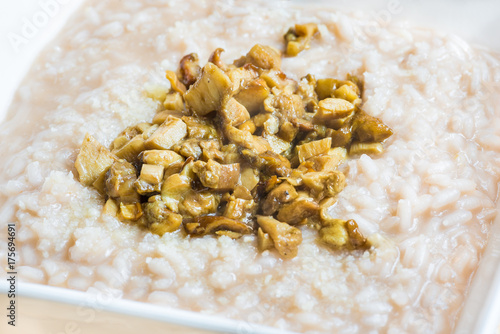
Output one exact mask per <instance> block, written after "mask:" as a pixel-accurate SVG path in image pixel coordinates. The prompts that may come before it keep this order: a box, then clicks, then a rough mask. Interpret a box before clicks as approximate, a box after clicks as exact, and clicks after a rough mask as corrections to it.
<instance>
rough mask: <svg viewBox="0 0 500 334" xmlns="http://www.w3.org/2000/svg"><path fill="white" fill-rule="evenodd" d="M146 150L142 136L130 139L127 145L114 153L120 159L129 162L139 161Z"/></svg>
mask: <svg viewBox="0 0 500 334" xmlns="http://www.w3.org/2000/svg"><path fill="white" fill-rule="evenodd" d="M145 149H146V145H145V140H144V137H143V135H142V134H139V135H137V136H135V137H134V138H132V139H130V140H129V141H128V142H127V143H126V144H125V145H123V146H122V147H120V148H119V149H117V150H113V153H114V154H115V155H116V156H117V157H118V158H120V159H125V160H127V161H129V162H134V161H137V160H139V154H140V153H141V152H142V151H144V150H145Z"/></svg>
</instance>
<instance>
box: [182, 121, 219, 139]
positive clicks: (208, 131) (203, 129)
mask: <svg viewBox="0 0 500 334" xmlns="http://www.w3.org/2000/svg"><path fill="white" fill-rule="evenodd" d="M181 120H182V121H183V122H184V123H186V126H187V136H188V137H189V138H197V139H212V138H217V137H218V134H217V129H216V128H215V126H214V124H213V122H212V121H211V120H210V119H207V118H201V117H192V116H183V117H182V118H181Z"/></svg>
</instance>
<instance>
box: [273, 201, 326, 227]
mask: <svg viewBox="0 0 500 334" xmlns="http://www.w3.org/2000/svg"><path fill="white" fill-rule="evenodd" d="M318 212H319V205H318V203H316V202H314V201H313V200H311V199H307V198H297V199H296V200H294V201H293V202H290V203H288V204H285V205H283V206H281V208H280V209H279V211H278V215H277V216H276V218H278V220H280V221H283V222H286V223H288V224H290V225H297V224H299V223H302V222H303V221H304V219H306V218H309V217H313V216H316V215H317V214H318Z"/></svg>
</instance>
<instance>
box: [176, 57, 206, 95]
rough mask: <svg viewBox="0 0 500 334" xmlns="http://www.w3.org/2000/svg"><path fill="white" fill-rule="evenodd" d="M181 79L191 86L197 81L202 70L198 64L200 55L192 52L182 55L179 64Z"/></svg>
mask: <svg viewBox="0 0 500 334" xmlns="http://www.w3.org/2000/svg"><path fill="white" fill-rule="evenodd" d="M179 72H180V81H181V82H182V83H183V84H184V85H185V86H186V87H188V88H189V86H191V85H192V84H194V83H195V81H196V79H197V78H198V75H199V74H200V72H201V67H200V65H198V55H197V54H196V53H190V54H188V55H185V56H184V57H182V59H181V61H180V64H179Z"/></svg>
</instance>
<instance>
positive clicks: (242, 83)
mask: <svg viewBox="0 0 500 334" xmlns="http://www.w3.org/2000/svg"><path fill="white" fill-rule="evenodd" d="M316 33H317V26H316V25H315V24H302V25H300V24H298V25H295V27H294V28H293V29H291V30H290V31H289V32H288V33H287V35H286V36H285V40H286V42H287V50H286V53H287V55H289V56H294V55H296V54H297V53H299V52H300V51H302V50H304V49H306V48H308V47H309V43H310V41H311V39H312V38H313V36H314V35H315V34H316ZM222 52H223V50H222V49H220V48H219V49H216V50H215V51H214V52H213V53H212V54H211V55H210V58H209V62H208V63H207V64H206V65H205V66H204V67H203V68H201V67H200V66H199V65H198V62H199V59H198V56H197V55H196V54H194V53H192V54H188V55H186V56H185V57H183V58H182V59H181V61H180V63H179V69H178V72H177V74H176V73H175V72H173V71H166V74H165V75H166V78H167V79H168V80H169V82H170V88H169V89H165V88H164V87H161V86H155V87H152V88H149V89H146V94H145V96H146V98H148V96H149V97H150V98H153V99H154V100H155V101H157V102H158V103H161V102H163V107H164V109H161V108H159V110H158V112H157V113H156V115H155V116H154V117H153V120H152V122H141V123H138V124H136V125H133V126H129V127H127V128H126V129H125V130H124V131H122V133H120V134H119V135H118V136H117V137H116V138H115V139H114V140H113V141H112V144H111V146H110V150H107V149H106V148H104V147H102V146H101V145H100V144H99V143H98V142H97V141H96V140H95V139H94V138H93V137H92V136H90V135H86V137H85V139H84V141H83V144H82V147H81V150H80V152H79V154H78V157H77V159H76V161H75V167H76V170H77V172H78V177H79V179H80V182H81V183H82V184H84V185H88V186H90V185H92V186H93V187H94V188H95V189H97V190H98V191H99V192H100V193H101V194H102V195H103V196H106V198H105V199H106V204H105V205H104V207H103V213H105V214H108V215H110V216H113V217H116V219H119V220H120V221H122V222H124V223H127V224H134V225H136V226H138V227H140V228H143V229H147V230H148V231H150V232H152V233H155V234H158V235H160V236H162V235H164V234H165V233H171V232H174V231H178V230H184V231H185V232H186V233H187V234H188V235H191V236H203V235H206V234H213V235H215V236H226V237H229V238H233V239H237V238H239V237H241V236H242V235H243V234H247V233H254V234H256V235H257V237H256V239H257V246H258V248H259V250H260V251H264V250H267V249H271V248H273V247H274V248H275V249H276V250H277V252H278V254H279V255H280V256H281V257H283V258H292V257H294V256H296V255H297V252H298V246H299V244H300V243H301V241H302V232H301V230H299V229H298V228H296V227H294V226H292V225H304V224H305V225H307V227H306V226H304V228H310V227H314V228H316V227H319V235H320V239H321V240H322V242H323V243H324V244H325V245H327V246H330V247H331V248H334V249H337V248H345V249H350V250H351V249H367V248H368V245H369V244H370V243H369V242H368V241H366V239H365V237H364V236H363V235H362V234H361V233H360V231H359V228H358V227H357V224H356V223H355V222H354V221H353V220H348V221H345V220H336V219H334V217H331V216H330V211H331V210H329V209H330V208H331V207H332V206H333V205H335V203H336V201H337V195H338V193H339V192H340V191H342V189H343V188H344V187H345V175H344V174H343V173H342V172H341V171H339V170H338V169H339V168H340V166H341V164H342V163H344V162H345V161H346V160H347V159H348V158H353V156H354V155H356V154H362V153H380V152H382V151H383V145H382V143H383V142H384V141H385V140H386V139H387V138H388V137H389V136H391V135H392V130H391V129H390V128H389V127H388V126H387V125H385V124H384V123H382V121H381V120H379V119H378V118H375V117H372V116H370V115H368V114H367V113H366V112H364V111H363V110H362V109H361V107H362V102H363V99H362V92H363V82H362V80H361V79H360V78H358V77H356V76H352V75H347V78H346V80H337V79H333V78H322V79H316V78H315V77H314V76H313V75H311V74H307V75H306V76H303V77H302V78H301V79H300V80H299V81H298V82H297V81H296V80H294V79H292V78H293V77H295V76H287V74H285V73H284V72H283V71H282V70H281V68H280V66H281V53H280V51H278V50H276V49H274V48H273V47H270V46H265V45H260V44H257V45H255V46H254V47H252V48H251V50H250V51H249V52H248V53H247V54H246V55H245V56H243V57H241V58H240V59H237V60H235V61H234V63H233V64H225V63H224V62H223V61H222V60H221V53H222ZM348 153H349V154H348ZM139 172H140V173H139ZM257 214H263V215H262V216H257ZM181 225H182V226H183V229H181ZM179 235H185V233H184V232H183V233H180V234H179ZM249 239H251V238H249Z"/></svg>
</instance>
